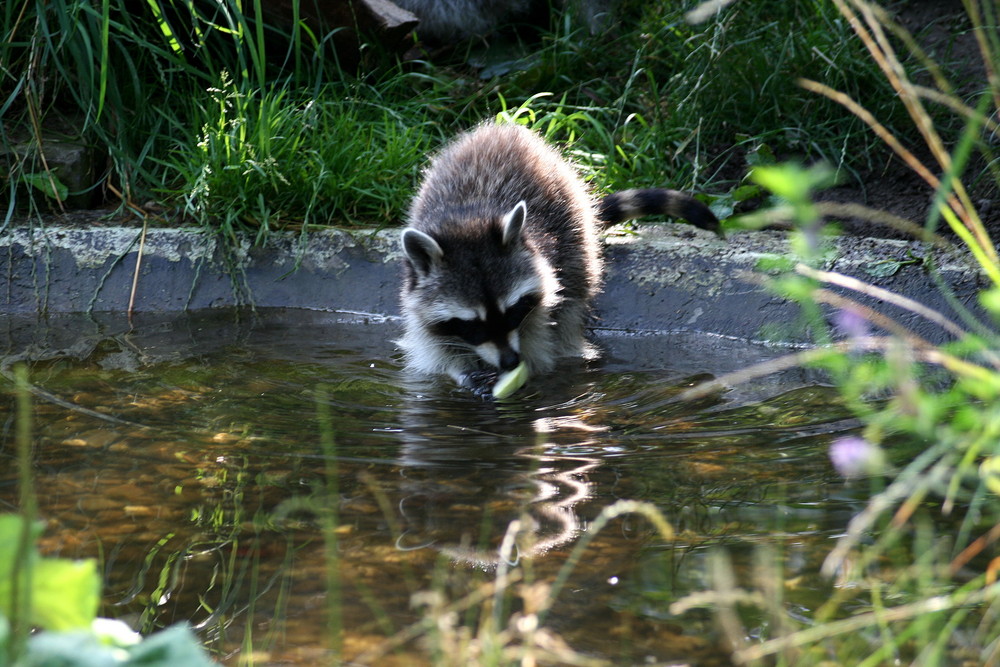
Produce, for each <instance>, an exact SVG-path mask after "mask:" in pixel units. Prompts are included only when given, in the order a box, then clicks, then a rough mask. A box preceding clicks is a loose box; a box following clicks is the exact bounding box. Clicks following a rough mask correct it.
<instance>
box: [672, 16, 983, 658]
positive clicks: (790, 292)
mask: <svg viewBox="0 0 1000 667" xmlns="http://www.w3.org/2000/svg"><path fill="white" fill-rule="evenodd" d="M834 2H835V4H836V6H837V8H838V11H840V12H841V13H842V15H843V16H844V18H845V20H847V22H848V23H849V24H850V26H851V28H852V29H853V30H854V31H855V33H856V34H857V36H858V39H859V40H860V41H861V43H863V44H864V45H865V48H866V49H867V50H868V52H869V54H870V57H871V58H872V61H873V62H875V63H876V64H877V65H878V67H879V69H880V71H881V72H882V73H883V76H884V77H885V79H886V81H887V82H888V83H889V85H890V86H891V87H892V89H893V90H894V91H895V92H896V94H897V95H898V97H899V98H900V100H901V101H902V103H903V106H904V107H905V109H906V111H907V113H908V114H909V116H910V119H911V122H912V123H913V126H914V128H915V129H916V134H915V136H916V137H918V138H919V139H920V140H921V141H922V143H923V144H924V149H925V151H926V153H927V154H928V155H930V156H931V157H932V159H933V160H934V165H933V166H930V165H927V164H925V163H924V162H922V161H921V160H920V159H918V158H917V157H916V154H917V153H918V152H919V151H916V150H914V149H911V148H908V147H907V145H906V144H907V139H906V138H905V137H902V136H899V135H898V134H897V132H895V131H894V130H892V129H890V128H889V126H888V125H886V124H885V123H883V122H882V121H881V119H880V118H879V115H878V114H877V113H876V112H874V111H872V110H870V109H868V108H866V107H865V106H862V104H860V103H859V102H858V101H857V97H856V96H854V95H851V94H848V93H846V92H844V91H841V90H837V89H836V88H835V87H833V86H830V85H827V84H821V83H818V82H816V81H803V86H804V88H805V89H807V90H810V91H812V92H815V93H818V94H820V95H822V96H824V97H826V98H828V99H830V100H832V101H835V102H837V103H839V104H842V105H843V106H844V107H845V108H846V109H848V110H849V111H850V112H851V113H853V114H854V115H856V116H857V117H858V118H859V119H861V120H862V121H863V122H864V123H865V124H866V125H867V126H868V127H869V128H870V129H871V131H872V132H873V133H874V134H875V135H876V136H878V137H880V138H881V139H882V140H883V141H885V143H886V144H887V145H888V146H889V147H890V148H891V149H892V150H893V152H895V153H896V155H897V156H898V157H899V158H900V159H902V160H903V161H904V162H905V163H906V164H907V165H909V166H910V167H911V168H912V169H913V170H914V171H915V172H916V173H917V174H919V175H920V176H921V178H923V180H924V181H925V182H926V183H927V186H928V189H929V190H930V191H932V192H934V193H935V194H936V196H935V198H934V201H933V206H932V209H931V210H930V212H929V213H928V216H927V219H926V220H925V221H923V222H924V225H923V227H924V229H923V233H922V234H921V236H922V237H924V238H927V239H929V240H930V241H931V242H933V243H935V244H937V245H939V246H941V245H948V244H949V243H948V242H947V241H943V240H942V239H941V238H940V236H938V235H937V229H936V226H937V225H936V223H937V221H938V220H939V219H940V218H943V219H944V222H945V223H946V224H947V229H948V230H949V231H950V232H951V233H952V234H953V235H954V237H955V238H957V240H958V242H960V243H961V244H962V245H963V246H964V248H965V250H966V252H967V253H968V255H970V256H971V257H972V258H974V260H975V261H976V262H977V263H978V266H979V268H981V270H982V271H983V273H984V275H986V276H987V277H988V279H989V281H990V283H991V286H990V287H989V288H987V289H985V290H984V291H983V292H982V293H981V294H980V303H981V306H982V310H981V311H980V312H979V313H977V314H973V313H971V312H966V311H964V310H961V309H956V310H957V311H958V313H959V315H961V316H962V324H959V323H957V322H955V321H953V320H952V319H950V318H949V317H946V316H945V315H944V314H942V313H941V312H939V311H936V310H932V309H930V308H927V307H926V306H924V305H923V304H920V303H917V302H914V301H912V300H910V299H906V298H904V297H902V296H900V295H895V294H891V293H887V292H886V291H885V290H881V289H879V288H877V287H875V286H872V285H870V284H867V283H865V282H864V281H860V280H858V279H857V278H854V277H851V276H844V275H841V274H838V273H836V272H832V271H830V270H828V268H827V267H825V266H824V264H825V262H826V259H825V257H824V255H823V254H822V253H815V252H812V253H810V252H803V249H806V250H809V249H815V248H816V247H817V245H816V240H817V238H818V237H817V235H816V231H817V229H818V225H820V224H822V223H821V221H820V219H819V217H818V214H819V212H820V211H822V210H826V211H829V210H830V209H823V208H822V207H812V208H810V207H807V206H801V205H799V206H796V205H795V202H794V201H792V205H791V206H788V207H786V208H785V212H784V215H786V216H789V215H790V216H791V217H792V218H793V219H794V223H793V224H794V226H795V230H796V231H794V232H793V244H792V245H793V248H795V249H796V250H797V252H796V253H795V254H796V256H797V258H798V259H799V260H800V261H799V262H798V263H796V262H789V263H787V264H786V266H788V271H787V273H785V274H784V275H782V276H781V277H779V278H775V279H763V280H764V282H765V283H767V284H768V285H770V286H771V288H772V289H774V290H776V291H778V292H779V293H780V294H782V295H784V296H786V297H789V298H792V299H795V300H798V301H799V302H800V303H802V305H803V306H804V307H805V308H806V309H807V311H808V312H812V313H813V314H814V315H815V314H816V313H817V312H821V311H818V308H819V307H820V306H821V305H822V306H825V307H827V308H828V310H827V311H826V312H829V310H830V309H832V310H833V311H835V312H839V313H842V314H843V313H850V314H851V316H852V317H854V318H855V319H856V322H855V324H854V325H852V329H853V332H849V333H847V334H846V335H845V334H844V333H842V332H841V333H838V332H836V331H833V330H831V329H830V327H829V326H828V324H827V322H826V319H825V316H824V317H821V318H816V317H809V318H807V320H808V323H809V325H810V326H812V327H813V328H814V331H815V332H816V334H817V341H819V342H821V343H824V342H826V341H831V340H832V341H834V342H833V343H832V344H827V345H825V346H823V347H819V348H817V349H814V350H807V351H803V352H800V353H796V354H795V355H789V356H788V357H786V358H784V359H779V360H774V361H771V362H768V363H767V364H763V365H761V366H760V367H758V368H751V369H743V370H741V371H739V372H738V373H735V374H733V376H732V377H731V378H728V379H729V380H733V381H740V380H742V379H743V378H745V377H750V376H755V375H757V374H761V373H766V372H769V371H771V370H773V369H775V368H781V367H788V366H791V365H793V364H796V363H802V364H805V365H810V366H816V367H819V368H822V369H824V370H826V371H827V372H828V373H829V375H830V377H831V378H832V379H833V380H834V381H835V382H836V384H837V386H838V387H839V389H840V392H841V394H842V397H843V399H844V401H845V404H846V405H848V406H850V407H851V408H852V409H853V410H854V411H855V412H856V414H857V416H858V417H859V418H860V420H861V421H862V423H863V429H862V431H861V435H862V436H863V438H864V439H865V440H866V441H867V442H868V448H869V450H871V451H878V450H880V448H881V447H885V448H886V450H887V451H888V453H889V457H890V459H892V460H893V463H894V467H892V468H891V469H885V468H883V469H882V470H881V472H879V473H877V476H878V475H884V476H886V477H888V480H887V482H886V483H885V484H884V487H883V488H880V487H879V486H877V485H876V486H875V487H874V488H873V492H872V495H871V496H870V499H869V500H868V502H867V504H866V506H865V508H864V509H863V510H862V511H861V512H859V513H858V514H857V515H856V516H855V517H854V518H853V519H852V520H851V522H850V523H849V524H848V526H847V527H846V530H845V531H844V534H843V535H842V536H841V537H840V538H839V539H838V540H837V543H836V545H835V547H834V548H833V549H832V550H831V551H830V553H829V554H828V555H827V557H826V559H825V562H824V563H823V566H822V573H823V574H824V575H826V576H827V577H828V578H829V579H830V580H831V581H832V582H836V583H835V584H834V585H833V587H832V590H831V595H830V599H829V601H828V602H827V603H826V604H824V605H822V606H820V607H819V608H817V609H815V610H813V613H812V618H810V619H809V621H808V622H806V623H803V622H802V621H801V620H796V619H791V618H789V617H788V616H787V614H785V613H784V612H782V611H781V610H777V609H775V608H774V607H773V606H769V605H767V604H766V598H767V595H766V594H765V593H764V592H765V591H767V590H769V587H772V586H773V583H774V582H773V581H769V580H768V575H764V577H763V579H761V580H760V581H758V582H757V583H756V584H755V585H754V589H753V590H740V589H737V588H736V584H735V578H734V577H733V575H732V572H731V571H729V570H727V569H726V568H725V567H723V568H722V569H721V570H719V571H717V572H716V575H715V576H716V587H715V589H714V591H712V592H709V593H706V594H703V595H702V596H701V597H699V596H691V597H690V598H689V599H687V600H685V601H682V602H681V603H678V605H675V608H674V610H675V611H676V612H677V613H680V612H683V611H684V610H685V609H688V608H690V607H691V606H698V605H701V604H708V605H709V606H713V607H714V608H715V609H716V611H717V614H718V618H719V622H720V626H721V627H722V628H723V629H724V632H725V634H726V635H727V636H730V637H731V639H732V642H733V645H734V646H735V647H736V649H735V652H734V659H735V660H736V661H737V662H739V663H740V664H763V663H767V664H779V665H809V664H820V663H822V662H823V661H824V660H829V659H834V660H836V661H837V662H838V663H839V664H852V665H865V666H868V665H878V664H885V663H886V662H890V661H891V662H897V663H911V664H921V665H945V664H954V663H955V661H956V660H961V659H965V660H969V661H970V662H972V663H974V664H997V661H998V659H1000V646H998V643H997V641H996V637H998V636H1000V616H998V615H997V613H996V610H997V606H998V605H1000V588H998V584H997V583H996V578H997V577H996V571H997V564H996V561H995V560H991V559H990V549H991V545H994V544H995V543H996V541H997V540H998V539H1000V532H998V531H997V530H996V525H997V524H998V522H1000V497H998V496H1000V445H998V443H1000V359H998V357H997V355H996V352H995V349H996V344H997V341H1000V331H998V323H1000V289H998V283H997V279H998V278H1000V263H998V260H997V254H996V250H995V247H994V245H993V242H992V240H991V239H990V238H989V236H988V234H987V231H986V229H985V226H984V225H983V223H982V220H981V218H980V216H979V215H978V213H977V211H976V210H975V207H974V206H973V203H972V200H971V197H970V195H969V194H968V192H967V189H966V188H965V186H964V184H963V182H962V176H963V173H964V172H965V168H966V166H967V165H968V164H969V163H970V162H971V160H972V158H973V155H974V151H975V150H977V149H978V150H979V151H980V153H981V154H982V156H983V158H984V160H986V161H989V160H990V159H991V155H992V153H991V150H990V148H989V146H988V141H987V138H986V137H985V136H984V132H993V131H994V130H995V124H994V121H992V120H990V118H989V116H990V115H992V114H996V113H997V112H998V111H1000V87H998V85H997V80H996V77H995V66H996V62H997V60H996V58H997V55H998V53H1000V52H998V51H997V49H996V46H997V39H996V38H995V32H996V30H995V20H996V16H995V11H994V10H993V9H992V8H986V9H984V11H983V12H980V11H979V9H980V8H981V6H980V5H979V4H977V3H975V2H973V1H972V0H969V1H968V2H966V3H965V4H966V8H967V10H968V13H969V16H970V20H971V22H972V25H973V26H974V28H975V29H976V30H977V31H979V32H983V33H984V35H985V34H990V35H992V37H983V38H981V39H980V48H981V50H982V53H983V57H984V59H985V60H986V61H987V63H986V65H985V66H986V69H987V72H988V73H989V76H988V81H987V82H986V84H987V85H986V86H985V87H984V88H983V89H981V90H979V91H977V92H976V93H975V94H974V95H973V99H972V101H971V102H967V101H966V100H963V99H961V98H959V97H958V96H957V93H956V92H955V90H956V89H955V87H953V86H952V85H951V84H950V83H948V81H947V79H946V78H945V77H944V75H943V74H942V73H941V69H940V68H938V67H936V66H934V65H933V62H932V61H931V60H930V59H929V58H928V57H927V56H926V54H924V53H922V52H919V53H916V54H915V59H916V60H917V61H918V62H922V63H923V64H924V68H925V70H926V71H927V72H929V73H930V75H931V76H930V79H931V81H932V82H933V83H934V86H935V88H934V89H930V88H928V87H926V86H919V85H916V84H914V83H913V82H912V80H911V77H910V75H909V74H908V73H907V67H906V66H905V65H904V62H903V58H902V57H901V56H899V55H898V54H897V52H896V51H895V47H894V42H893V41H892V40H891V39H890V38H889V36H890V34H891V35H894V36H895V37H896V38H898V39H899V42H901V43H902V44H904V45H907V44H909V45H913V44H915V41H914V40H913V38H912V37H910V36H909V35H907V34H906V33H905V31H904V30H903V29H902V28H901V27H900V26H899V25H897V24H895V23H894V22H892V21H891V20H890V19H889V18H888V16H887V15H886V13H885V12H884V11H883V10H882V9H880V8H879V7H878V6H877V5H875V4H874V3H872V2H870V1H869V0H834ZM989 4H990V3H989V2H986V3H983V5H982V7H986V6H988V5H989ZM987 15H988V16H989V17H990V18H989V19H988V20H991V21H993V22H994V23H993V24H992V27H991V24H988V23H984V16H987ZM945 100H947V101H945ZM926 103H933V104H940V106H942V107H944V108H945V109H947V110H950V111H952V112H954V113H955V115H956V116H957V117H958V118H959V119H960V120H961V121H962V122H964V123H965V126H964V128H963V130H962V131H961V132H959V133H956V134H955V136H954V137H953V138H952V139H951V140H950V141H946V140H945V139H944V138H943V137H942V135H941V134H940V132H939V129H938V127H939V124H938V123H936V122H935V119H934V118H933V117H932V114H931V112H930V111H929V110H928V109H927V107H926ZM755 173H756V174H757V179H758V180H759V181H760V182H761V183H764V184H766V185H767V186H768V187H769V188H770V189H771V190H772V191H775V192H777V193H778V194H781V195H783V196H786V198H787V193H788V192H798V193H800V194H801V193H802V192H805V193H806V194H808V192H809V191H810V190H811V189H812V187H813V183H812V182H811V177H810V176H809V174H807V173H804V172H801V171H797V170H796V169H793V168H770V169H761V170H758V171H757V172H755ZM987 173H995V172H989V171H988V172H987ZM938 174H940V175H938ZM997 180H998V182H997V185H1000V179H997ZM851 211H852V215H861V216H862V217H868V212H867V211H865V210H863V209H861V208H858V207H854V208H852V209H851ZM871 218H872V219H873V220H875V221H882V222H885V221H886V220H889V219H887V218H886V217H885V216H883V215H880V214H875V215H872V216H871ZM889 221H890V222H891V223H892V224H894V225H895V221H892V220H889ZM907 227H909V228H911V229H913V228H916V227H918V225H914V224H908V225H898V228H901V229H902V228H907ZM794 239H798V241H794ZM925 265H926V267H927V269H928V270H931V271H935V270H936V267H935V262H934V260H933V257H932V255H931V253H929V252H928V260H927V262H926V264H925ZM834 288H836V290H837V291H834ZM845 291H846V293H845ZM872 300H875V302H882V303H889V304H893V305H894V306H896V307H899V308H902V309H903V310H904V311H908V312H910V313H912V314H915V315H917V316H919V317H921V318H923V319H925V320H927V321H929V322H932V323H934V324H935V325H937V326H938V327H940V329H941V330H942V331H943V332H946V333H947V334H948V335H950V336H951V337H952V339H953V342H950V343H947V344H945V345H934V344H931V343H930V342H928V341H927V340H925V339H924V338H923V337H921V336H919V335H917V334H916V333H914V332H913V331H912V330H911V329H910V328H908V327H907V326H904V325H903V324H901V323H900V321H899V320H897V319H895V318H893V317H891V316H889V315H887V314H885V313H884V312H881V311H880V309H879V308H878V307H877V306H872V305H868V304H871V303H872V302H873V301H872ZM953 301H954V300H953ZM857 320H860V323H861V324H860V325H859V322H858V321H857ZM878 330H881V331H884V332H885V334H886V335H883V334H881V333H877V331H878ZM838 338H839V340H838ZM726 380H727V378H719V379H717V381H716V382H715V384H713V385H706V386H704V387H700V388H695V389H693V390H692V392H691V394H692V395H699V394H701V395H703V394H704V393H705V392H706V391H711V390H713V389H714V390H718V388H719V386H720V382H721V383H725V382H726ZM897 448H901V449H902V450H903V451H909V452H910V453H909V455H907V456H904V455H903V454H902V452H901V453H899V454H895V452H894V449H897ZM769 576H770V577H771V578H773V577H774V576H776V575H769ZM734 600H738V601H740V602H741V603H742V604H748V605H751V606H755V607H758V608H760V609H761V610H762V611H763V612H764V615H765V617H766V618H767V619H768V620H767V625H768V628H770V629H771V630H769V633H770V634H769V635H768V636H766V637H764V638H763V640H762V641H760V642H758V643H755V644H752V645H746V644H744V643H743V637H745V636H747V634H748V633H750V632H751V631H750V630H749V629H748V628H746V627H745V626H744V623H743V619H742V618H741V617H740V616H739V615H738V614H735V613H734V612H733V609H734V606H733V605H734Z"/></svg>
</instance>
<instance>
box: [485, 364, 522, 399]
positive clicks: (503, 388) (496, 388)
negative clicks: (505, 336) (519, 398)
mask: <svg viewBox="0 0 1000 667" xmlns="http://www.w3.org/2000/svg"><path fill="white" fill-rule="evenodd" d="M527 381H528V367H527V366H526V365H525V363H524V362H523V361H522V362H521V363H519V364H518V365H517V366H515V367H514V369H513V370H509V371H507V372H506V373H503V374H502V375H501V376H500V377H498V378H497V383H496V384H495V385H493V398H507V397H508V396H510V395H511V394H513V393H514V392H515V391H517V390H518V389H520V388H521V387H522V386H523V385H524V383H525V382H527Z"/></svg>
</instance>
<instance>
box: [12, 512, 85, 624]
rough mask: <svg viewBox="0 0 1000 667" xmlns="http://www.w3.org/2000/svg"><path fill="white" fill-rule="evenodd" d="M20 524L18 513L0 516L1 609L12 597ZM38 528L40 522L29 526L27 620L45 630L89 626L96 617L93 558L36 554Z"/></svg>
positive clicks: (39, 531) (22, 522)
mask: <svg viewBox="0 0 1000 667" xmlns="http://www.w3.org/2000/svg"><path fill="white" fill-rule="evenodd" d="M23 525H24V520H23V519H22V518H20V517H18V516H15V515H3V516H0V610H3V611H5V612H6V611H7V610H9V608H10V604H11V599H12V596H13V583H14V576H13V572H14V566H15V561H16V557H17V549H18V544H19V543H20V540H21V537H20V535H21V530H22V529H23ZM42 528H43V525H42V524H41V523H40V522H36V523H34V524H33V525H32V526H31V535H30V541H31V547H30V549H29V553H28V560H29V562H30V576H31V579H30V582H31V619H30V620H31V623H32V624H33V625H38V626H40V627H42V628H44V629H46V630H74V629H79V628H89V627H90V624H91V622H92V621H93V620H94V618H96V617H97V609H98V605H99V604H100V590H101V579H100V576H99V575H98V574H97V561H95V560H93V559H90V560H83V561H73V560H68V559H64V558H42V557H40V556H39V554H38V551H37V549H36V548H35V546H34V542H35V539H36V538H37V537H38V536H39V535H40V534H41V532H42ZM25 574H26V573H21V576H22V577H24V576H25ZM23 580H24V579H22V581H23Z"/></svg>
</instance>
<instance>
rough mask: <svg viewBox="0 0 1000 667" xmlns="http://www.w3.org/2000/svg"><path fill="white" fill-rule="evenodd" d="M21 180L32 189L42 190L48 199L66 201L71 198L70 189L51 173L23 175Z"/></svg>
mask: <svg viewBox="0 0 1000 667" xmlns="http://www.w3.org/2000/svg"><path fill="white" fill-rule="evenodd" d="M21 179H22V180H23V181H24V182H25V183H27V184H28V185H30V186H31V187H33V188H35V189H37V190H41V191H42V194H44V195H45V196H46V197H52V198H53V199H58V200H59V201H64V200H65V199H66V197H68V196H69V188H67V187H66V186H65V185H63V183H62V181H60V180H59V178H58V177H57V176H56V175H55V174H53V173H52V172H51V171H50V172H48V173H32V174H21Z"/></svg>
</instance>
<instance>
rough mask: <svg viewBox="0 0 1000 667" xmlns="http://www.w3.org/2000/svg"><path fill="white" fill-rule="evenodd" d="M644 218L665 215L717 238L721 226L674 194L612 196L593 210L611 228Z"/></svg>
mask: <svg viewBox="0 0 1000 667" xmlns="http://www.w3.org/2000/svg"><path fill="white" fill-rule="evenodd" d="M644 215H669V216H670V217H672V218H682V219H684V220H687V221H688V222H690V223H691V224H692V225H694V226H695V227H701V228H702V229H707V230H709V231H711V232H715V233H716V234H718V235H719V236H720V237H723V234H722V225H720V224H719V220H718V218H716V217H715V214H714V213H712V211H711V210H710V209H709V208H708V206H705V204H703V203H701V202H700V201H698V200H697V199H695V198H694V197H692V196H691V195H689V194H685V193H683V192H678V191H676V190H664V189H662V188H651V189H645V190H622V191H620V192H613V193H611V194H610V195H608V196H607V197H605V198H604V199H602V200H601V202H600V203H599V204H598V206H597V218H598V219H599V220H600V221H601V222H604V223H605V224H609V225H613V224H617V223H619V222H624V221H626V220H631V219H633V218H641V217H642V216H644Z"/></svg>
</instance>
